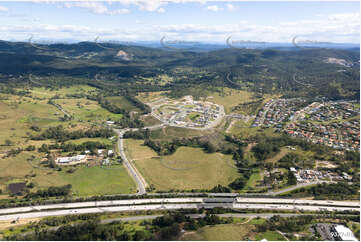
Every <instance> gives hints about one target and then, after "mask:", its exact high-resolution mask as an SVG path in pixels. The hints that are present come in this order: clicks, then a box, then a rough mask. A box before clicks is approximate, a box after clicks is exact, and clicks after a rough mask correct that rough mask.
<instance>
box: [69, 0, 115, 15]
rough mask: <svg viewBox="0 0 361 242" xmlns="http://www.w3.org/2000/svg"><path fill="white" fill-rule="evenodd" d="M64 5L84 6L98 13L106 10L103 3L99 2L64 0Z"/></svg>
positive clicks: (70, 6)
mask: <svg viewBox="0 0 361 242" xmlns="http://www.w3.org/2000/svg"><path fill="white" fill-rule="evenodd" d="M64 6H65V7H67V8H72V7H78V8H85V9H88V10H90V11H92V12H93V13H99V14H102V13H106V12H108V8H107V7H106V6H105V5H104V4H103V3H100V2H66V3H64Z"/></svg>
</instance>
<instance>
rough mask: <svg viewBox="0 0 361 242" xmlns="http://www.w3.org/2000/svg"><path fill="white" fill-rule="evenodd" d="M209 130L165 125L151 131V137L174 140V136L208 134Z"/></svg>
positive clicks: (185, 136)
mask: <svg viewBox="0 0 361 242" xmlns="http://www.w3.org/2000/svg"><path fill="white" fill-rule="evenodd" d="M207 133H208V132H207V131H201V130H194V129H185V128H178V127H165V128H162V129H156V130H152V131H151V135H150V137H151V138H152V139H157V140H172V139H174V138H182V137H184V138H189V137H195V136H201V135H205V134H207Z"/></svg>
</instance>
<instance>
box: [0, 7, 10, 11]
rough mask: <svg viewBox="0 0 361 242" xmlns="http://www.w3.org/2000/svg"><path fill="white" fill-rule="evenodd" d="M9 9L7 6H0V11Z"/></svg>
mask: <svg viewBox="0 0 361 242" xmlns="http://www.w3.org/2000/svg"><path fill="white" fill-rule="evenodd" d="M7 11H9V9H8V8H7V7H3V6H0V12H7Z"/></svg>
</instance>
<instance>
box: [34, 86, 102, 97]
mask: <svg viewBox="0 0 361 242" xmlns="http://www.w3.org/2000/svg"><path fill="white" fill-rule="evenodd" d="M95 90H96V88H94V87H91V86H87V85H75V86H70V87H64V88H55V89H49V88H44V87H34V88H32V89H31V90H30V92H31V94H32V96H33V97H36V98H51V97H53V96H55V95H58V96H59V97H65V95H66V94H70V95H71V94H77V93H91V92H93V91H95Z"/></svg>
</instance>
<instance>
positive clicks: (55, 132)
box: [30, 125, 115, 142]
mask: <svg viewBox="0 0 361 242" xmlns="http://www.w3.org/2000/svg"><path fill="white" fill-rule="evenodd" d="M112 136H115V133H114V131H113V130H112V129H109V128H100V129H88V130H85V131H84V130H75V131H68V130H65V129H64V127H63V126H62V125H58V126H55V127H49V128H48V129H46V130H44V131H43V132H42V133H41V134H38V135H33V134H31V135H30V139H32V140H46V139H55V140H57V141H60V142H65V141H67V140H72V139H80V138H109V137H112Z"/></svg>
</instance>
